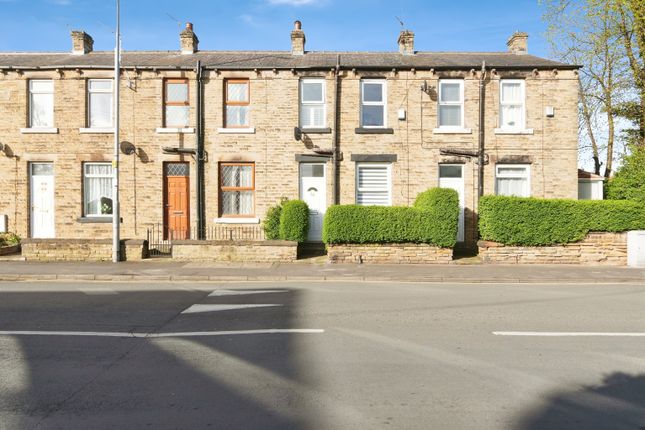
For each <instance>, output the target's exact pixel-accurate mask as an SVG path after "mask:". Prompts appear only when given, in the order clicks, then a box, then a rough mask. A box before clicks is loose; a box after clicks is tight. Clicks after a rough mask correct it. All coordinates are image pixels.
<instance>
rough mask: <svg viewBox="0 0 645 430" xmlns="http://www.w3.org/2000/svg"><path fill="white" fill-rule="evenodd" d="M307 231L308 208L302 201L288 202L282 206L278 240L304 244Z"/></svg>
mask: <svg viewBox="0 0 645 430" xmlns="http://www.w3.org/2000/svg"><path fill="white" fill-rule="evenodd" d="M308 231H309V207H308V206H307V203H305V202H304V201H302V200H289V201H287V202H285V203H284V204H283V205H282V213H281V214H280V239H283V240H293V241H296V242H304V241H306V240H307V232H308Z"/></svg>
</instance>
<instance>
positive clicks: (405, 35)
mask: <svg viewBox="0 0 645 430" xmlns="http://www.w3.org/2000/svg"><path fill="white" fill-rule="evenodd" d="M398 43H399V52H400V53H401V54H403V55H414V32H413V31H410V30H401V33H400V34H399V40H398Z"/></svg>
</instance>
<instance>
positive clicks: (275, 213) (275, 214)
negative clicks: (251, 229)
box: [262, 199, 287, 240]
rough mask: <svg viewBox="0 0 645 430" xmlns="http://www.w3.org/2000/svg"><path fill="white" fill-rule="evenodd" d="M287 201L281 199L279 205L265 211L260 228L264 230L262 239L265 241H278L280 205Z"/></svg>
mask: <svg viewBox="0 0 645 430" xmlns="http://www.w3.org/2000/svg"><path fill="white" fill-rule="evenodd" d="M286 201H287V199H282V200H281V201H280V203H278V204H277V205H275V206H271V207H270V208H269V210H268V211H267V214H266V217H265V218H264V223H263V225H262V227H263V228H264V237H265V238H266V239H267V240H278V239H280V215H281V214H282V205H283V204H284V203H285V202H286Z"/></svg>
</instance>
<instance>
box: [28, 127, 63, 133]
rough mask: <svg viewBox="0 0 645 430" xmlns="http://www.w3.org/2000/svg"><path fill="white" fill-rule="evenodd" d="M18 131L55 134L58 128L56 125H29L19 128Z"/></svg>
mask: <svg viewBox="0 0 645 430" xmlns="http://www.w3.org/2000/svg"><path fill="white" fill-rule="evenodd" d="M20 132H21V133H22V134H57V133H58V128H56V127H30V128H21V129H20Z"/></svg>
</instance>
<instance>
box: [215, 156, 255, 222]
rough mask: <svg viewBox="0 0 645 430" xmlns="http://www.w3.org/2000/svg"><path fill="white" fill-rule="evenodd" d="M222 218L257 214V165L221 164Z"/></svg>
mask: <svg viewBox="0 0 645 430" xmlns="http://www.w3.org/2000/svg"><path fill="white" fill-rule="evenodd" d="M219 170H220V212H221V216H223V217H226V216H239V217H245V216H253V215H254V212H255V207H254V206H255V205H254V194H255V164H254V163H221V164H220V167H219Z"/></svg>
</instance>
